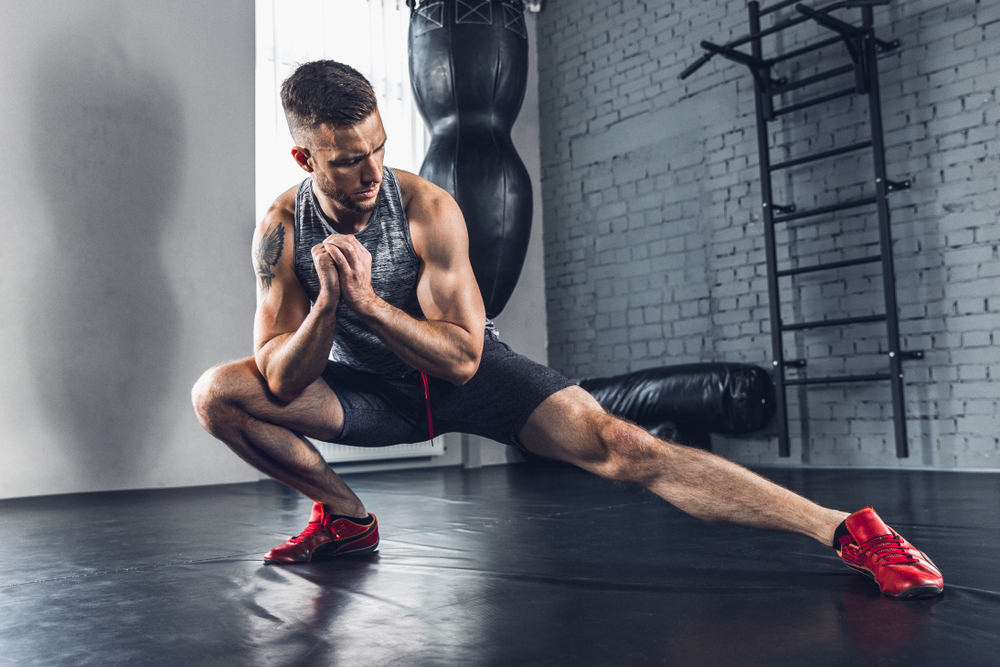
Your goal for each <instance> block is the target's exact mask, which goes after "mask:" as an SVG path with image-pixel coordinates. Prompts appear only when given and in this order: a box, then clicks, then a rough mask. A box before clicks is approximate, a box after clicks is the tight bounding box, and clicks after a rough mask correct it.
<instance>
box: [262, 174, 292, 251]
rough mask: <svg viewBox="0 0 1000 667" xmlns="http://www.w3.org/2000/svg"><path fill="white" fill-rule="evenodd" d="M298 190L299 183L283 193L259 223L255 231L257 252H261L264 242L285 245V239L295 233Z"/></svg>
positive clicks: (271, 244) (272, 244)
mask: <svg viewBox="0 0 1000 667" xmlns="http://www.w3.org/2000/svg"><path fill="white" fill-rule="evenodd" d="M296 190H298V186H297V185H296V186H294V187H291V188H289V189H288V190H286V191H285V192H283V193H281V195H279V196H278V198H277V199H275V200H274V201H273V202H272V203H271V205H270V206H269V207H268V209H267V211H266V212H265V213H264V217H263V218H261V219H260V222H258V223H257V230H256V232H255V233H254V240H255V242H254V252H255V253H258V252H260V248H259V246H261V245H264V244H266V245H270V246H274V245H275V244H278V245H281V246H282V247H283V246H284V243H285V241H286V240H288V239H290V238H291V235H292V234H294V227H295V193H296ZM286 237H287V238H286Z"/></svg>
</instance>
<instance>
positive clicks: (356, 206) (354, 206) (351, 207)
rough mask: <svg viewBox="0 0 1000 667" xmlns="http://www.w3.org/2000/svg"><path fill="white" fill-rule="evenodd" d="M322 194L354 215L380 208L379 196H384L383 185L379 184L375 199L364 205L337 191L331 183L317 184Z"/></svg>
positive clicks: (341, 191)
mask: <svg viewBox="0 0 1000 667" xmlns="http://www.w3.org/2000/svg"><path fill="white" fill-rule="evenodd" d="M317 185H318V186H319V189H320V192H322V193H323V194H325V195H326V196H327V197H329V198H330V199H332V200H333V201H335V202H337V203H338V204H339V205H340V206H342V207H344V208H345V209H347V210H348V211H352V212H354V213H371V212H372V211H374V210H375V209H376V208H377V207H378V201H379V196H380V195H381V194H382V184H381V183H379V184H378V192H376V193H375V197H374V199H372V200H371V202H370V203H366V204H362V203H359V202H357V201H355V200H354V197H353V196H351V195H349V194H348V193H346V192H344V191H343V190H337V189H336V188H334V187H331V186H330V184H329V183H317Z"/></svg>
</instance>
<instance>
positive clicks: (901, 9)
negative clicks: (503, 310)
mask: <svg viewBox="0 0 1000 667" xmlns="http://www.w3.org/2000/svg"><path fill="white" fill-rule="evenodd" d="M764 4H765V5H766V4H768V3H764ZM786 15H787V14H786ZM767 25H769V22H767V21H765V27H766V26H767ZM746 26H747V18H746V3H745V2H744V1H743V0H682V1H677V0H674V1H667V0H661V1H657V0H649V1H646V2H639V1H636V0H607V1H605V2H596V1H590V2H552V3H548V5H547V7H546V9H545V10H544V12H543V13H542V14H541V15H540V19H539V62H540V84H539V86H540V113H541V133H542V169H543V176H542V178H543V194H544V203H545V263H546V277H547V302H548V316H549V340H550V350H549V359H550V362H551V364H552V366H553V367H554V368H557V369H559V370H561V371H563V372H564V373H566V374H567V375H569V376H571V377H583V376H592V375H610V374H615V373H622V372H627V371H632V370H637V369H641V368H645V367H650V366H657V365H662V364H675V363H687V362H697V361H734V362H747V363H754V364H760V365H763V366H765V367H767V368H770V361H771V359H770V357H771V353H770V348H771V343H770V334H769V331H770V328H769V322H768V312H767V310H768V297H767V290H766V284H765V278H764V276H765V268H764V250H763V232H762V229H761V224H760V215H759V212H760V194H759V193H760V190H759V185H758V184H759V172H758V170H757V146H756V137H755V130H754V110H753V89H752V85H751V80H750V77H749V74H748V71H747V70H746V68H745V67H742V66H738V65H735V64H733V63H730V62H728V61H726V60H724V59H722V58H716V59H715V60H713V61H712V63H710V64H709V65H708V66H706V67H704V68H703V69H702V70H701V71H699V72H698V73H697V74H696V75H695V76H693V77H692V78H690V79H688V80H686V81H683V82H681V81H679V80H678V74H679V73H680V71H681V70H682V69H684V67H685V66H686V65H688V64H690V63H691V62H693V61H694V60H695V58H697V57H698V56H700V55H701V54H702V50H701V49H700V48H699V46H698V45H699V42H700V41H701V40H704V39H708V40H711V41H715V42H717V43H724V42H726V41H728V40H729V39H731V38H734V37H737V36H740V35H743V34H745V33H746V29H747V28H746ZM876 26H877V27H878V28H879V34H880V36H882V37H883V38H884V39H899V40H901V43H902V48H900V49H899V50H898V51H897V52H895V53H892V54H889V55H886V56H885V57H883V58H882V59H881V61H880V62H881V64H880V68H881V78H882V86H881V91H882V99H883V117H884V119H885V127H886V134H885V138H886V143H887V147H888V162H889V171H890V174H891V175H892V176H893V177H895V178H896V180H903V179H905V178H912V179H913V182H914V187H913V188H912V189H911V190H908V191H904V192H899V193H894V194H893V195H892V196H891V198H890V201H891V206H892V208H893V230H894V231H893V233H894V236H895V239H896V247H895V257H896V263H897V290H898V295H899V305H900V316H901V318H902V321H901V330H902V340H903V347H904V349H911V350H924V351H925V354H926V359H925V360H924V361H922V362H907V365H906V367H905V368H906V384H907V390H906V391H907V405H906V410H907V417H908V427H909V433H910V436H909V445H910V450H911V456H910V458H909V459H906V460H903V461H898V460H897V459H896V458H895V448H894V442H893V437H892V430H891V421H890V415H891V405H890V404H889V401H888V388H887V387H886V386H885V385H881V386H876V385H867V386H863V387H850V388H845V387H843V386H838V387H835V388H833V389H828V388H827V389H815V390H810V391H803V392H791V393H790V398H791V400H792V407H793V410H792V416H793V419H792V425H793V430H794V432H795V436H796V437H795V441H794V442H793V456H792V457H791V459H779V458H778V456H777V440H776V437H775V436H774V430H773V428H772V429H771V430H770V431H769V432H766V433H765V434H763V435H759V436H756V437H752V438H748V439H739V440H737V439H730V440H724V439H721V438H718V439H716V444H717V449H718V451H720V452H721V453H723V454H725V455H727V456H730V457H732V458H735V459H737V460H741V461H744V462H748V463H814V464H854V465H907V466H936V467H943V468H955V467H958V468H966V467H967V468H998V467H1000V438H998V436H997V434H998V433H1000V418H998V416H997V393H996V386H995V384H994V382H993V379H994V378H995V377H996V376H998V375H1000V348H998V347H997V346H996V345H995V343H996V342H1000V341H996V340H995V338H996V337H997V336H1000V299H998V298H996V296H995V294H996V284H997V276H998V275H1000V250H998V243H1000V216H998V210H1000V191H998V186H1000V184H998V171H1000V169H998V166H1000V165H998V156H1000V138H998V136H1000V135H998V124H1000V105H998V102H1000V100H998V86H1000V7H998V6H997V4H996V3H986V2H976V1H975V0H957V1H956V0H952V1H948V0H906V1H905V2H903V1H899V2H894V3H892V4H891V5H890V6H888V7H885V8H879V9H877V10H876ZM819 34H820V32H819V29H818V28H816V27H815V26H812V25H811V24H810V25H808V26H804V27H803V28H802V29H801V30H799V31H796V32H793V33H787V34H785V35H784V36H783V37H782V38H781V40H780V41H779V43H777V44H776V43H775V42H770V43H767V44H766V47H767V48H769V49H775V48H777V49H782V48H784V49H789V48H792V47H793V46H794V45H795V44H798V43H801V42H802V41H803V40H806V39H812V38H815V37H817V36H818V35H819ZM823 36H825V35H823ZM839 53H840V51H839V49H838V50H830V51H829V52H827V53H824V54H822V58H820V59H813V60H812V61H807V62H806V63H805V64H804V66H803V69H802V70H801V71H799V72H798V73H797V75H800V76H805V75H808V74H811V73H813V72H815V71H817V70H819V69H821V68H823V67H825V66H826V65H825V64H824V60H825V62H826V63H830V62H832V58H833V57H835V56H836V57H838V58H843V56H841V55H838V54H839ZM785 73H788V70H787V69H786V70H784V71H783V72H782V74H785ZM793 74H795V73H794V72H793ZM810 92H813V91H804V94H809V93H810ZM800 99H801V97H800ZM788 101H789V102H791V101H795V100H794V99H792V100H788ZM861 106H862V105H858V104H856V103H852V102H849V101H839V102H836V103H830V104H829V105H826V106H825V107H819V108H816V109H813V110H811V111H810V112H806V113H797V114H792V115H791V116H788V117H783V118H782V119H781V120H779V121H777V122H774V123H772V124H771V125H770V131H771V133H772V143H773V144H775V145H777V146H779V148H778V149H775V150H774V151H773V152H772V155H774V156H781V155H801V154H803V153H807V152H809V151H819V150H823V149H824V148H828V147H831V146H833V145H842V144H843V143H849V142H851V141H857V140H860V139H863V138H866V137H867V135H866V132H867V130H865V129H863V128H864V127H865V126H866V124H865V122H864V114H863V112H862V110H861ZM870 169H871V167H870V157H868V158H867V159H866V160H862V159H858V158H857V157H855V156H852V157H850V158H847V159H843V160H838V161H836V162H834V163H833V164H831V165H827V171H821V170H820V168H819V167H818V166H816V167H815V168H813V167H810V168H801V169H795V170H791V171H790V172H789V173H787V174H783V175H781V177H780V178H779V179H778V181H777V183H776V198H777V199H778V200H779V201H780V200H786V201H791V202H794V203H796V204H797V205H798V206H799V207H800V208H808V207H810V206H818V205H822V204H825V203H831V202H833V201H837V200H839V199H842V198H848V197H856V196H858V195H860V194H862V193H866V192H867V193H870V192H871V183H870V180H871V179H870V178H869V177H868V176H865V174H866V173H870ZM874 224H875V221H874V216H873V214H872V213H871V212H870V211H866V212H864V213H863V214H860V215H854V216H839V217H837V218H836V219H831V220H826V221H823V222H822V223H820V224H817V225H796V226H795V227H794V228H793V229H790V230H786V231H782V234H781V242H782V244H783V246H784V247H786V248H790V249H791V250H793V251H794V253H795V254H796V255H798V256H801V257H804V258H805V261H815V260H816V259H817V258H823V259H824V260H826V261H831V260H835V259H840V258H849V257H854V256H858V255H857V253H858V252H862V251H865V252H867V251H871V249H872V247H873V244H874V242H875V237H874V229H875V228H874ZM783 256H787V252H786V253H785V255H783ZM879 290H880V287H879V279H878V277H877V274H873V273H872V272H871V271H870V270H866V269H862V268H858V269H854V270H852V271H848V272H845V273H844V274H842V275H841V276H840V277H836V278H833V279H831V278H830V277H828V276H822V275H816V276H814V277H812V278H809V279H806V280H799V281H797V282H796V283H795V284H794V285H789V284H786V286H785V289H784V293H783V295H782V298H783V304H782V308H783V312H784V313H785V317H786V319H788V320H791V321H804V320H811V319H819V318H822V317H824V316H826V315H831V314H833V313H837V312H845V311H846V312H847V314H853V315H865V314H869V313H873V312H877V311H878V310H879V309H880V308H881V306H880V301H881V294H880V291H879ZM880 328H881V327H880V326H877V327H869V328H865V327H856V328H852V329H851V330H848V329H843V330H833V331H826V332H823V333H820V334H818V335H812V336H808V337H807V336H798V337H792V336H788V337H786V340H785V348H786V349H785V354H786V356H787V357H789V358H796V357H800V356H807V357H809V359H810V366H811V370H812V371H813V372H816V373H821V374H825V373H835V372H849V371H853V370H857V369H859V368H863V369H875V368H883V367H887V363H886V360H885V359H886V357H885V354H886V352H887V350H886V349H885V346H884V344H883V343H881V342H880V341H879V337H878V335H877V334H878V330H879V329H880ZM800 416H807V417H808V419H807V420H801V419H799V418H798V417H800Z"/></svg>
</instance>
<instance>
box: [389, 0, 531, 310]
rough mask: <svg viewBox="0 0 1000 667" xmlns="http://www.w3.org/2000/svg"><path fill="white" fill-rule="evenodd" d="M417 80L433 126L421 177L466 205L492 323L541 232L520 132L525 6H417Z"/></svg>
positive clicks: (413, 30) (514, 0)
mask: <svg viewBox="0 0 1000 667" xmlns="http://www.w3.org/2000/svg"><path fill="white" fill-rule="evenodd" d="M407 4H409V5H410V8H411V10H412V11H411V15H410V34H409V55H410V81H411V82H412V84H413V92H414V94H415V96H416V102H417V106H418V107H419V108H420V113H421V114H422V115H423V117H424V120H425V121H426V122H427V124H428V126H429V127H430V128H431V133H432V138H431V145H430V149H429V150H428V152H427V157H426V158H425V159H424V163H423V165H422V166H421V167H420V175H421V176H423V177H424V178H426V179H427V180H429V181H431V182H432V183H435V184H437V185H438V186H440V187H442V188H444V189H445V190H447V191H448V192H449V193H450V194H451V195H452V196H453V197H454V198H455V200H456V201H457V202H458V206H459V208H461V209H462V213H463V215H464V216H465V222H466V224H467V225H468V229H469V258H470V260H471V261H472V269H473V271H474V272H475V274H476V280H477V282H478V283H479V289H480V291H481V292H482V294H483V301H485V303H486V314H487V316H488V317H494V316H496V315H497V314H498V313H499V312H500V311H501V310H503V307H504V306H505V305H506V304H507V300H508V299H509V298H510V295H511V293H512V292H513V291H514V286H515V285H516V284H517V279H518V277H519V276H520V274H521V267H522V266H523V265H524V256H525V253H526V252H527V249H528V238H529V236H530V234H531V210H532V207H531V181H530V180H529V178H528V171H527V169H525V168H524V163H522V162H521V158H520V157H518V155H517V151H515V150H514V144H513V143H512V142H511V138H510V131H511V128H512V127H513V125H514V119H515V118H517V113H518V111H520V109H521V102H522V101H524V90H525V87H526V84H527V78H528V34H527V30H526V29H525V23H524V3H523V2H522V0H407Z"/></svg>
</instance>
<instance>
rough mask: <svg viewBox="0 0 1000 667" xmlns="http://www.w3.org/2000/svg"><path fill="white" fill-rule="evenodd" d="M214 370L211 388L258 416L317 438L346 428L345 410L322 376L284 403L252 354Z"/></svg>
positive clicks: (230, 401) (337, 433)
mask: <svg viewBox="0 0 1000 667" xmlns="http://www.w3.org/2000/svg"><path fill="white" fill-rule="evenodd" d="M211 373H212V389H211V391H212V392H213V393H215V394H217V395H219V396H220V397H222V398H223V399H224V400H225V401H226V402H228V403H230V404H232V405H234V406H236V407H237V408H239V409H240V410H242V411H243V412H245V413H247V414H248V415H250V416H251V417H253V418H255V419H258V420H260V421H264V422H267V423H269V424H275V425H277V426H283V427H285V428H287V429H290V430H292V431H295V432H296V433H299V434H301V435H305V436H308V437H310V438H315V439H317V440H333V439H335V438H336V437H337V436H338V435H339V434H340V432H341V431H342V430H343V427H344V409H343V407H342V406H341V403H340V400H339V399H338V398H337V396H336V394H334V393H333V390H331V389H330V386H329V385H328V384H327V383H326V382H324V381H323V378H318V379H317V380H316V381H314V382H313V383H312V384H310V385H309V386H308V387H306V388H305V390H304V391H303V392H302V393H301V394H299V395H298V396H297V397H296V398H295V399H294V400H292V401H290V402H288V403H285V402H283V401H280V400H278V399H277V398H275V396H274V394H272V393H271V391H270V390H269V389H268V386H267V380H266V379H264V376H263V375H261V373H260V370H259V369H258V368H257V362H256V361H255V360H254V358H253V357H247V358H246V359H241V360H239V361H234V362H231V363H228V364H223V365H222V366H218V367H216V368H214V369H213V370H212V371H211Z"/></svg>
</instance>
